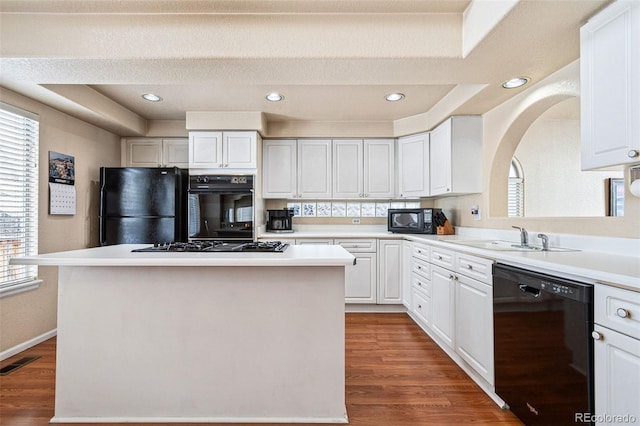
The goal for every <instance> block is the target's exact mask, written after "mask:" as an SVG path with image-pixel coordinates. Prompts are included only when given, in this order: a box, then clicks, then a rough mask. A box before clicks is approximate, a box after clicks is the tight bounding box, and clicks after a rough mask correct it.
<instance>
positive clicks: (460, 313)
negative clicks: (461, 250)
mask: <svg viewBox="0 0 640 426" xmlns="http://www.w3.org/2000/svg"><path fill="white" fill-rule="evenodd" d="M457 277H458V281H457V284H456V298H455V302H456V303H455V311H456V315H455V325H456V334H455V336H456V340H455V344H456V352H457V353H458V355H460V356H461V357H462V359H464V360H465V361H467V363H469V365H470V366H471V367H473V369H474V370H476V371H477V372H478V373H479V374H480V376H482V377H483V378H484V379H485V380H486V381H487V382H489V383H490V384H493V383H494V378H493V376H494V375H493V291H492V288H491V286H489V285H487V284H483V283H481V282H479V281H476V280H474V279H471V278H468V277H465V276H464V275H457Z"/></svg>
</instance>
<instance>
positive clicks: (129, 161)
mask: <svg viewBox="0 0 640 426" xmlns="http://www.w3.org/2000/svg"><path fill="white" fill-rule="evenodd" d="M122 153H123V155H122V166H123V167H180V168H184V169H186V168H188V167H189V141H188V140H187V139H186V138H176V139H161V138H131V139H125V140H123V145H122Z"/></svg>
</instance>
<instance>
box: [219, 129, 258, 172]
mask: <svg viewBox="0 0 640 426" xmlns="http://www.w3.org/2000/svg"><path fill="white" fill-rule="evenodd" d="M222 138H223V143H222V151H223V159H224V161H223V164H224V167H225V168H230V169H255V168H256V167H257V155H256V149H257V146H258V142H257V134H256V132H224V133H223V134H222Z"/></svg>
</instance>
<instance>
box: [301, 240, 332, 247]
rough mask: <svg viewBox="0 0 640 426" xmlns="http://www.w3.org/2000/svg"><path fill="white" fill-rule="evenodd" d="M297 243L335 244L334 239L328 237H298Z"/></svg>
mask: <svg viewBox="0 0 640 426" xmlns="http://www.w3.org/2000/svg"><path fill="white" fill-rule="evenodd" d="M296 244H298V245H304V244H323V245H329V246H330V245H333V240H331V239H326V238H301V239H296Z"/></svg>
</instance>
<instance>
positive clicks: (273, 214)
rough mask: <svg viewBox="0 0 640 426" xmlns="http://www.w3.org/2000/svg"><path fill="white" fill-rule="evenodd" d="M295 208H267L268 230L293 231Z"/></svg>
mask: <svg viewBox="0 0 640 426" xmlns="http://www.w3.org/2000/svg"><path fill="white" fill-rule="evenodd" d="M292 218H293V209H287V208H284V209H281V210H267V231H268V232H293V223H292V222H293V220H292Z"/></svg>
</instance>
